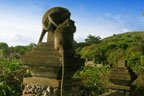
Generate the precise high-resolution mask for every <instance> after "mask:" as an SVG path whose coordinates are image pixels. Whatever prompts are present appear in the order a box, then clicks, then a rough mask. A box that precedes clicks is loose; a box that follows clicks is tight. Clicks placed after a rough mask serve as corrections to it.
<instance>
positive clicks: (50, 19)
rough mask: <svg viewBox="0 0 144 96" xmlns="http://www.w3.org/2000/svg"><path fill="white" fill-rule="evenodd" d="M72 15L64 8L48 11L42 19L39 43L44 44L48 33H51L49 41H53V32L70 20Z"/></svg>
mask: <svg viewBox="0 0 144 96" xmlns="http://www.w3.org/2000/svg"><path fill="white" fill-rule="evenodd" d="M70 15H71V13H70V12H69V10H68V9H66V8H62V7H54V8H51V9H50V10H48V11H47V12H46V13H45V14H44V16H43V18H42V25H43V27H42V33H41V36H40V38H39V42H42V40H43V37H44V35H45V33H46V32H49V35H48V40H49V41H53V32H54V31H55V29H56V28H57V26H58V25H59V24H61V23H62V22H64V21H65V20H66V19H67V18H70Z"/></svg>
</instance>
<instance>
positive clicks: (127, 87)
mask: <svg viewBox="0 0 144 96" xmlns="http://www.w3.org/2000/svg"><path fill="white" fill-rule="evenodd" d="M108 88H109V89H113V90H119V91H125V92H129V91H130V86H121V85H116V84H109V85H108Z"/></svg>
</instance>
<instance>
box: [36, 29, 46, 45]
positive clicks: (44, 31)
mask: <svg viewBox="0 0 144 96" xmlns="http://www.w3.org/2000/svg"><path fill="white" fill-rule="evenodd" d="M45 33H46V30H42V33H41V36H40V38H39V42H38V43H40V42H42V40H43V37H44V35H45Z"/></svg>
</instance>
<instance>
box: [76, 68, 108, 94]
mask: <svg viewBox="0 0 144 96" xmlns="http://www.w3.org/2000/svg"><path fill="white" fill-rule="evenodd" d="M108 73H109V67H108V66H103V67H87V66H85V67H84V68H82V69H81V70H79V71H77V73H75V75H74V78H78V79H82V82H83V85H84V91H86V92H87V94H95V95H96V96H97V95H99V94H102V93H104V92H106V91H108V89H107V85H108Z"/></svg>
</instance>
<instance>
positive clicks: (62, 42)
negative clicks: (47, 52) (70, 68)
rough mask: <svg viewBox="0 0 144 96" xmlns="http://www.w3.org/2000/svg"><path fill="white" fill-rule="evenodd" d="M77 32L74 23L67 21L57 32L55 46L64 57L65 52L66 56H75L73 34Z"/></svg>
mask: <svg viewBox="0 0 144 96" xmlns="http://www.w3.org/2000/svg"><path fill="white" fill-rule="evenodd" d="M75 31H76V27H75V25H74V21H72V20H70V19H66V20H65V21H64V22H63V23H62V24H60V25H59V26H58V27H57V29H56V30H55V35H54V45H55V49H56V50H57V51H58V52H59V54H60V55H61V56H62V55H63V50H64V51H65V55H66V56H70V55H73V54H74V48H73V47H74V46H73V44H74V40H73V33H74V32H75Z"/></svg>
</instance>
